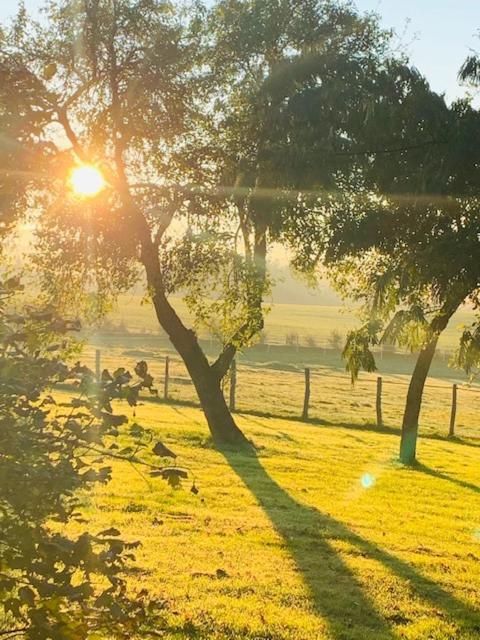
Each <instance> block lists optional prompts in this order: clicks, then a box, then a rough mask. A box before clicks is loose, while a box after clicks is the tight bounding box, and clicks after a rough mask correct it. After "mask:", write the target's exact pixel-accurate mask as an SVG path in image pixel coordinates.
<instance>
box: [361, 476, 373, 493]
mask: <svg viewBox="0 0 480 640" xmlns="http://www.w3.org/2000/svg"><path fill="white" fill-rule="evenodd" d="M360 483H361V485H362V487H363V488H364V489H371V488H372V487H373V485H374V484H375V476H372V474H371V473H364V474H363V476H362V479H361V480H360Z"/></svg>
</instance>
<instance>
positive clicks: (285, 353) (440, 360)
mask: <svg viewBox="0 0 480 640" xmlns="http://www.w3.org/2000/svg"><path fill="white" fill-rule="evenodd" d="M203 346H204V348H205V350H206V352H207V353H208V354H211V355H212V354H213V352H214V349H213V348H212V349H210V345H209V344H208V342H207V343H204V344H203ZM95 348H100V349H101V366H102V368H104V367H106V368H110V369H115V368H116V367H118V366H119V365H123V366H128V367H130V368H131V369H132V368H133V366H134V364H135V362H137V361H138V360H141V359H142V360H146V361H147V362H148V365H149V367H150V370H151V372H152V374H153V375H154V378H155V383H156V385H157V386H158V388H159V392H160V395H162V394H163V379H164V368H165V357H166V356H167V355H168V356H169V357H170V374H171V380H170V385H169V396H170V398H171V399H173V400H177V401H180V402H184V403H185V402H188V403H195V402H197V398H196V394H195V390H194V388H193V385H192V384H191V383H190V381H189V377H188V373H187V371H186V368H185V366H184V364H183V363H182V362H181V361H180V359H179V357H178V356H177V355H176V354H175V353H174V351H173V350H172V348H171V346H169V345H168V343H167V342H166V340H165V339H162V337H161V336H158V335H155V336H154V335H151V336H150V335H138V336H96V337H95V338H92V340H91V343H90V345H89V346H87V347H86V349H85V351H84V354H83V356H82V360H83V361H84V362H85V363H86V364H88V365H89V366H91V367H92V368H93V367H94V366H95V364H94V362H95V354H94V349H95ZM414 362H415V356H411V355H410V356H408V355H400V354H385V355H384V356H383V358H382V357H380V356H379V357H378V362H377V364H378V369H379V370H378V372H376V373H374V374H367V373H362V374H361V376H360V379H359V380H358V382H357V383H356V385H355V386H354V387H352V384H351V381H350V378H349V376H348V374H347V373H346V372H345V364H344V363H343V362H342V360H341V357H340V353H339V352H338V351H334V350H332V349H309V348H300V349H299V350H296V349H295V348H293V347H286V346H272V347H267V346H264V345H261V346H258V347H255V348H252V349H249V350H247V351H245V352H244V353H243V354H241V355H240V356H239V357H238V367H237V392H236V397H237V408H238V409H239V410H241V411H249V412H253V413H256V414H264V415H265V414H269V415H276V416H282V417H292V418H297V417H299V416H300V415H301V413H302V408H303V397H304V388H305V387H304V385H305V382H304V368H305V367H307V366H308V367H310V369H311V371H312V376H311V399H310V412H309V416H310V417H311V418H312V419H314V420H317V421H323V422H326V423H333V424H339V423H341V424H345V423H350V422H353V423H355V424H357V425H364V424H372V423H374V422H375V420H376V412H375V396H376V379H377V375H381V376H382V377H383V397H382V405H383V419H384V422H385V424H386V425H388V426H389V427H392V428H396V427H399V425H400V424H401V421H402V415H403V409H404V405H405V398H406V394H407V389H408V382H409V375H410V373H411V370H412V369H413V366H414ZM453 382H457V383H460V386H459V388H458V411H457V420H456V432H457V434H458V435H460V436H477V437H480V423H479V416H480V389H478V386H477V387H475V388H473V387H472V388H469V387H468V386H466V384H465V382H466V378H465V376H462V375H461V373H460V372H458V371H455V370H452V369H450V368H449V367H448V360H446V359H445V358H444V357H443V356H442V355H439V356H438V357H437V358H436V360H435V361H434V364H433V366H432V370H431V376H430V378H429V379H428V381H427V385H426V390H425V394H424V401H423V408H422V413H421V431H422V433H425V434H427V433H436V434H446V433H448V428H449V422H450V411H451V399H452V383H453ZM225 391H226V393H227V394H228V381H227V382H226V388H225Z"/></svg>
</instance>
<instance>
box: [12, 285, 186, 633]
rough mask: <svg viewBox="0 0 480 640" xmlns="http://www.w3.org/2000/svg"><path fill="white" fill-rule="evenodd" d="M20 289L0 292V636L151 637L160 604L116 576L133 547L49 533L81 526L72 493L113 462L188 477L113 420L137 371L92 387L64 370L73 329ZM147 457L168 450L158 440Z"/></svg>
mask: <svg viewBox="0 0 480 640" xmlns="http://www.w3.org/2000/svg"><path fill="white" fill-rule="evenodd" d="M18 289H19V283H18V281H17V280H16V279H15V278H10V279H7V280H3V281H2V282H1V283H0V523H1V527H0V601H1V603H2V610H3V613H2V616H1V621H0V635H1V636H2V637H8V638H11V637H20V636H21V637H24V638H28V639H31V640H34V639H35V638H45V639H52V640H53V639H55V638H58V639H66V638H71V639H73V638H89V639H92V640H93V639H94V638H98V637H107V636H108V637H115V638H132V637H135V636H136V635H137V634H140V635H141V636H142V637H145V636H147V637H148V636H150V632H151V633H152V634H155V635H157V634H156V627H158V624H159V623H160V620H161V615H162V614H163V612H162V607H161V606H158V605H157V604H155V603H154V602H153V601H151V600H150V598H149V596H148V593H147V592H146V591H145V590H140V591H138V592H137V593H133V594H129V593H127V586H126V582H125V576H124V572H125V570H126V569H127V567H128V566H129V565H130V564H131V560H132V558H133V553H134V550H135V548H136V547H137V546H138V543H136V542H127V541H125V540H123V539H122V538H121V537H120V532H119V531H117V530H116V529H114V528H110V529H106V530H104V531H100V532H98V533H93V532H86V531H85V532H83V533H81V534H78V535H67V534H66V533H65V532H64V527H58V526H52V525H53V523H60V524H61V525H65V524H67V523H72V522H75V523H77V526H81V525H82V524H84V523H85V520H84V519H83V518H82V513H81V510H80V509H81V506H82V502H81V498H80V495H79V492H81V491H82V490H91V489H92V488H93V487H94V486H95V485H96V484H98V483H106V482H108V480H109V478H110V474H111V468H110V466H109V461H110V460H111V459H119V460H125V461H128V462H130V463H132V464H135V465H140V464H141V465H143V466H144V467H145V468H146V469H147V471H149V472H150V473H151V475H152V476H161V477H164V478H166V479H167V480H169V481H170V482H171V483H172V484H177V483H178V481H179V479H180V478H181V477H184V476H185V475H186V472H185V470H183V469H180V468H177V467H172V466H168V465H167V466H159V465H158V464H156V463H150V462H148V460H147V459H145V457H144V456H143V454H144V453H145V452H146V451H147V448H148V449H149V448H151V443H152V434H150V433H149V432H148V431H147V430H145V429H143V428H142V427H141V426H140V425H138V424H133V425H130V426H129V427H128V428H127V424H126V423H127V422H128V420H127V418H126V416H123V415H119V414H116V413H114V412H113V409H112V405H111V403H112V401H114V400H115V401H118V400H124V401H126V402H128V404H129V405H130V406H135V405H136V403H137V399H138V395H139V392H140V390H141V389H144V388H148V389H150V390H151V389H152V382H153V381H152V378H151V376H150V375H149V373H148V368H147V366H146V363H144V362H140V363H138V365H137V366H136V368H135V377H132V375H130V374H129V373H128V372H127V371H126V370H125V369H123V368H119V369H118V370H117V371H115V372H113V373H112V374H110V373H109V372H108V371H104V372H103V374H102V380H101V381H95V380H94V377H93V373H92V372H91V371H90V370H89V369H88V368H86V367H83V366H81V365H80V364H76V365H75V366H73V367H69V366H67V365H66V364H65V363H64V361H63V356H64V355H65V353H66V350H67V351H68V332H69V331H71V330H76V329H78V326H77V323H76V322H75V321H71V320H65V319H63V318H61V317H59V316H58V315H57V314H56V313H55V312H54V310H53V309H52V308H49V307H48V308H46V307H44V306H39V305H36V304H33V305H28V306H27V307H25V309H23V308H22V307H21V306H19V304H18V303H17V304H15V305H12V298H14V296H15V294H16V292H17V291H18ZM65 382H68V383H70V384H73V385H74V386H75V387H76V388H77V393H76V395H75V397H74V398H68V396H67V397H66V398H64V397H63V396H59V395H58V393H56V388H57V385H58V383H65ZM120 430H122V431H123V432H124V433H123V434H122V435H123V436H124V437H123V438H122V442H121V443H120V442H118V436H119V433H120ZM128 441H129V442H128ZM153 454H156V455H157V456H160V457H161V458H164V457H165V456H169V455H171V452H170V451H169V450H168V449H167V448H166V447H165V446H164V445H162V444H161V443H156V445H155V446H154V447H153Z"/></svg>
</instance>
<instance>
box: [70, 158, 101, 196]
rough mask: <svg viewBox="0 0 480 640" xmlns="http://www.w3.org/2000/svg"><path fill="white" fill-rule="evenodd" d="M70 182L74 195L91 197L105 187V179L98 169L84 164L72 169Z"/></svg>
mask: <svg viewBox="0 0 480 640" xmlns="http://www.w3.org/2000/svg"><path fill="white" fill-rule="evenodd" d="M70 184H71V186H72V189H73V191H74V193H75V194H76V195H78V196H84V197H92V196H95V195H97V193H99V192H100V191H101V190H102V189H103V188H104V187H105V179H104V177H103V175H102V173H101V172H100V171H99V169H97V168H96V167H94V166H93V165H87V164H85V165H82V166H80V167H75V169H73V170H72V173H71V174H70Z"/></svg>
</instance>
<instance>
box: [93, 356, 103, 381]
mask: <svg viewBox="0 0 480 640" xmlns="http://www.w3.org/2000/svg"><path fill="white" fill-rule="evenodd" d="M101 357H102V353H101V351H100V349H95V379H96V381H97V382H100V379H101V377H102V369H101Z"/></svg>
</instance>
